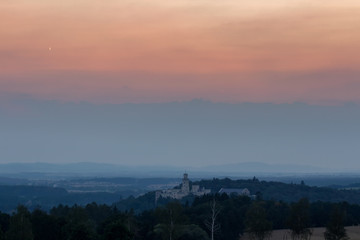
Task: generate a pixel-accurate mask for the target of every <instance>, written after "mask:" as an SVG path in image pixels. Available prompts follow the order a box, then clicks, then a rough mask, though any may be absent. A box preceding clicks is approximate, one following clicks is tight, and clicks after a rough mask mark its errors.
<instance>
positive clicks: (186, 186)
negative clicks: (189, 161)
mask: <svg viewBox="0 0 360 240" xmlns="http://www.w3.org/2000/svg"><path fill="white" fill-rule="evenodd" d="M181 191H182V192H183V193H186V194H188V193H189V192H190V184H189V179H188V174H187V173H184V178H183V180H182V186H181Z"/></svg>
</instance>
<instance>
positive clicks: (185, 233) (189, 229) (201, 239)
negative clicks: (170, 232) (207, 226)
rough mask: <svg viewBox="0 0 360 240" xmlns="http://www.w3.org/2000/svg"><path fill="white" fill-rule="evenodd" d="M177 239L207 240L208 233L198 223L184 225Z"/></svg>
mask: <svg viewBox="0 0 360 240" xmlns="http://www.w3.org/2000/svg"><path fill="white" fill-rule="evenodd" d="M178 240H209V236H208V234H207V233H206V232H205V231H204V230H203V229H201V228H200V227H199V226H198V225H195V224H191V225H184V226H183V227H182V231H181V236H180V237H179V238H178Z"/></svg>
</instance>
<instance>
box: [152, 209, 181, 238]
mask: <svg viewBox="0 0 360 240" xmlns="http://www.w3.org/2000/svg"><path fill="white" fill-rule="evenodd" d="M156 215H157V217H158V219H159V222H160V223H159V224H157V225H156V226H155V227H154V232H155V233H156V234H158V235H161V236H162V238H163V239H169V240H174V239H177V237H178V236H179V235H180V226H181V224H182V223H183V222H184V220H185V215H184V214H183V209H182V206H181V204H180V203H179V202H169V203H168V204H167V205H166V207H165V208H158V209H156Z"/></svg>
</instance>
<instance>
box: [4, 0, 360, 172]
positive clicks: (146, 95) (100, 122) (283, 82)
mask: <svg viewBox="0 0 360 240" xmlns="http://www.w3.org/2000/svg"><path fill="white" fill-rule="evenodd" d="M359 29H360V1H358V0H342V1H339V0H336V1H335V0H316V1H315V0H272V1H269V0H242V1H238V0H222V1H214V0H206V1H205V0H191V1H190V0H171V1H169V0H151V1H149V0H106V1H104V0H76V1H75V0H61V1H59V0H1V2H0V132H1V135H0V163H4V162H37V161H40V162H84V161H92V162H111V163H121V164H138V165H141V164H147V163H151V164H170V165H181V166H188V165H197V166H201V165H202V164H210V165H211V164H212V165H214V164H215V165H216V164H217V163H219V161H220V162H222V163H228V164H232V163H237V162H248V161H250V162H266V163H272V164H285V163H289V164H298V163H301V164H309V165H316V166H329V167H332V168H337V169H340V168H342V167H345V168H350V169H360V165H359V163H358V159H357V157H358V156H359V150H358V149H360V145H359V144H360V141H359V139H358V136H360V129H359V124H358V123H359V121H360V110H359V109H360V108H359V106H360V31H359ZM194 99H195V100H194ZM199 99H200V100H199ZM353 104H354V105H353Z"/></svg>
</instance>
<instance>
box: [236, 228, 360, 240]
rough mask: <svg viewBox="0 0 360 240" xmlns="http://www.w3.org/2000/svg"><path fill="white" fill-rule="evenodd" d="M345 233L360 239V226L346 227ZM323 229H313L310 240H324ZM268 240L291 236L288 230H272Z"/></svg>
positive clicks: (282, 239)
mask: <svg viewBox="0 0 360 240" xmlns="http://www.w3.org/2000/svg"><path fill="white" fill-rule="evenodd" d="M346 231H347V233H348V236H349V237H350V239H353V240H359V239H360V226H352V227H346ZM324 232H325V228H313V234H312V236H311V240H324ZM241 240H248V238H245V237H243V238H241ZM270 240H291V234H290V231H289V230H288V229H284V230H274V231H273V233H272V236H271V238H270Z"/></svg>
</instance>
